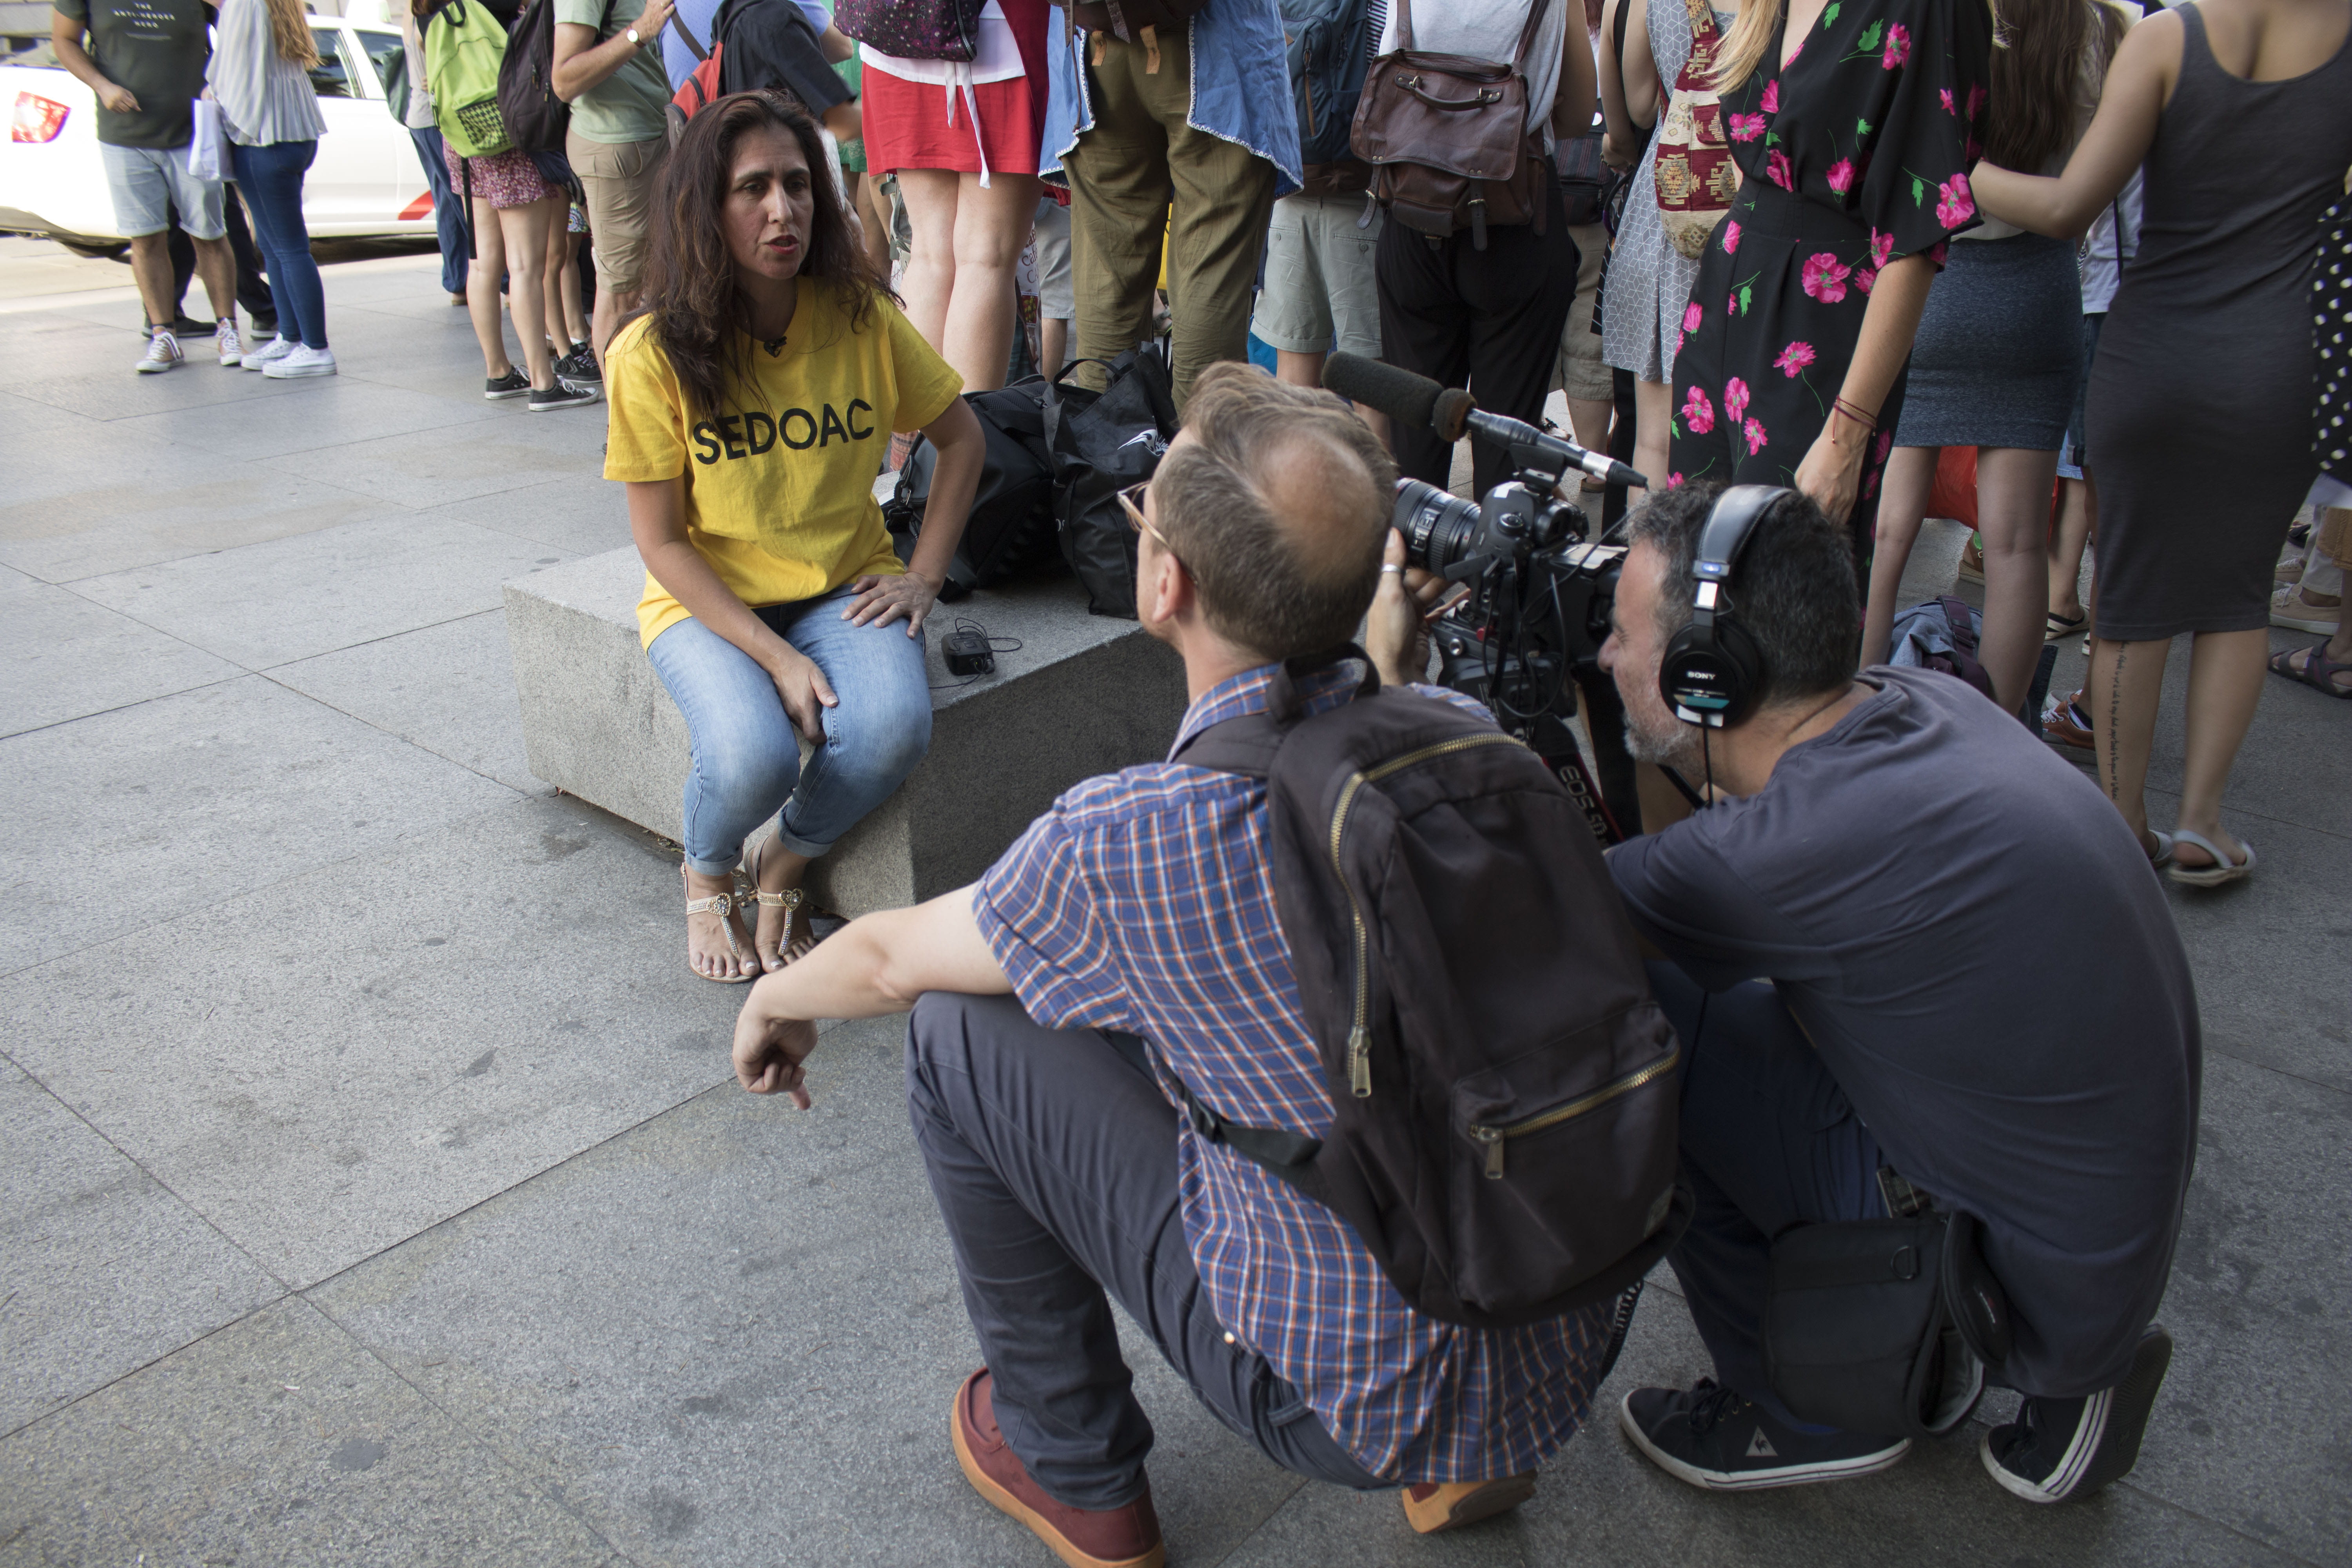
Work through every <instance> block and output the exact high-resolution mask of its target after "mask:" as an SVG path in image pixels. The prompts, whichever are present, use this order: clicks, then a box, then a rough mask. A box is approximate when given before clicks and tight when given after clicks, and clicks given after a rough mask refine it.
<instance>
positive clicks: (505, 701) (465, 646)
mask: <svg viewBox="0 0 2352 1568" xmlns="http://www.w3.org/2000/svg"><path fill="white" fill-rule="evenodd" d="M0 602H5V601H0ZM269 679H272V680H275V681H277V682H278V684H279V685H281V686H289V687H291V688H293V689H295V690H297V691H299V692H301V693H302V694H303V695H304V696H306V697H315V698H317V699H318V700H320V701H321V702H324V703H325V704H327V706H328V707H330V708H333V709H337V710H341V711H342V712H345V713H348V714H350V715H351V716H352V718H354V719H358V720H361V721H363V722H366V723H369V724H373V725H374V726H375V727H376V728H377V729H379V730H383V731H386V732H387V733H389V734H394V735H397V736H399V737H400V738H401V739H402V740H404V741H406V742H410V743H411V744H413V745H417V746H422V747H424V748H425V750H426V751H428V752H432V753H433V754H434V755H436V756H440V757H446V758H448V759H449V760H450V761H451V762H453V763H458V764H459V765H460V766H463V767H468V768H471V769H473V770H474V772H476V773H481V774H484V775H485V776H487V777H489V778H494V779H496V780H498V781H499V783H500V784H505V785H507V786H508V787H509V788H511V789H517V790H520V791H522V792H523V793H524V794H526V795H539V794H544V793H546V792H547V791H548V790H549V788H550V787H551V786H549V785H547V784H541V782H540V781H539V780H537V779H535V778H533V777H531V773H530V764H529V763H527V762H526V761H525V760H524V757H523V750H522V704H521V703H520V702H519V701H518V700H516V698H515V688H514V661H513V660H512V659H511V658H509V657H508V654H507V630H506V612H505V611H504V610H485V611H484V612H483V613H482V614H480V615H478V616H467V617H465V618H464V619H463V620H456V621H445V622H444V623H442V624H441V625H440V626H426V627H425V628H423V629H422V630H419V631H413V632H403V633H401V634H400V635H399V636H397V637H384V638H382V639H381V640H379V641H376V642H372V643H362V644H361V645H360V646H359V647H347V648H342V649H341V650H339V651H337V652H334V653H329V654H321V655H320V656H319V657H318V658H306V659H302V660H299V661H298V662H296V663H293V664H281V665H278V667H277V668H273V669H272V670H270V672H269Z"/></svg>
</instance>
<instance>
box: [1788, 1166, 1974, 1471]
mask: <svg viewBox="0 0 2352 1568" xmlns="http://www.w3.org/2000/svg"><path fill="white" fill-rule="evenodd" d="M2009 1347H2010V1317H2009V1300H2008V1298H2007V1297H2006V1296H2005V1295H2004V1294H2003V1293H2002V1291H2001V1289H2000V1281H1998V1280H1996V1279H1994V1278H1993V1277H1992V1271H1991V1270H1990V1268H1987V1267H1986V1266H1985V1261H1984V1254H1983V1251H1982V1249H1981V1247H1979V1237H1978V1226H1977V1222H1976V1220H1975V1218H1974V1216H1972V1215H1968V1214H1963V1213H1955V1214H1945V1213H1941V1212H1938V1211H1936V1210H1927V1211H1924V1212H1922V1213H1919V1214H1916V1215H1909V1216H1907V1217H1904V1218H1897V1219H1860V1220H1840V1221H1836V1222H1833V1223H1831V1224H1826V1225H1801V1226H1792V1227H1790V1229H1788V1230H1785V1231H1783V1232H1781V1233H1780V1236H1779V1237H1776V1238H1775V1239H1774V1241H1773V1243H1772V1284H1771V1289H1770V1293H1769V1295H1768V1296H1767V1297H1766V1299H1765V1304H1764V1375H1765V1378H1766V1380H1767V1381H1768V1382H1769V1383H1770V1384H1771V1385H1772V1392H1773V1393H1774V1394H1778V1395H1779V1396H1780V1403H1782V1404H1783V1405H1787V1406H1788V1407H1789V1410H1790V1414H1791V1415H1795V1416H1797V1417H1798V1418H1799V1419H1800V1420H1803V1421H1814V1422H1820V1423H1822V1424H1823V1425H1826V1426H1837V1427H1841V1428H1843V1430H1845V1431H1849V1432H1866V1433H1870V1434H1872V1435H1874V1436H1898V1435H1899V1436H1906V1437H1939V1436H1943V1435H1944V1434H1945V1433H1947V1432H1949V1431H1951V1430H1952V1428H1954V1427H1955V1426H1958V1425H1959V1424H1960V1423H1961V1422H1962V1421H1965V1420H1967V1419H1968V1415H1969V1411H1971V1410H1973V1409H1975V1408H1976V1404H1977V1400H1978V1399H1979V1397H1981V1396H1982V1394H1983V1393H1984V1385H1985V1373H1986V1371H1987V1369H1988V1368H1991V1369H1994V1370H1998V1369H1999V1368H2000V1364H2001V1363H2003V1362H2004V1361H2006V1360H2007V1359H2008V1357H2009Z"/></svg>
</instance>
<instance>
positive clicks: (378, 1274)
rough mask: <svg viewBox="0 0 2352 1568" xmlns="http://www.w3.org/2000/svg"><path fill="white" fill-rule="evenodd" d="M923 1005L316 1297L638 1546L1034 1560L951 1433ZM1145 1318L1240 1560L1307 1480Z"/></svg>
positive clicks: (722, 1555)
mask: <svg viewBox="0 0 2352 1568" xmlns="http://www.w3.org/2000/svg"><path fill="white" fill-rule="evenodd" d="M903 1027H904V1026H903V1022H902V1021H901V1020H899V1019H897V1018H888V1019H875V1020H869V1021H866V1022H863V1023H858V1024H851V1025H843V1026H837V1027H835V1029H833V1030H831V1031H830V1032H829V1033H828V1034H827V1035H826V1037H825V1040H824V1045H823V1046H822V1047H820V1048H819V1050H818V1052H817V1054H816V1056H815V1057H814V1058H813V1060H812V1088H813V1090H814V1095H815V1097H816V1101H817V1105H816V1109H815V1110H814V1111H812V1112H809V1113H806V1114H802V1113H798V1112H795V1111H793V1110H791V1109H790V1108H789V1107H788V1106H785V1105H783V1104H782V1103H781V1102H779V1101H773V1100H758V1099H755V1098H753V1097H751V1096H749V1095H745V1094H743V1093H742V1092H741V1091H740V1090H739V1089H735V1088H734V1087H733V1085H732V1082H731V1081H730V1082H729V1083H728V1084H726V1085H724V1086H722V1087H719V1088H717V1089H712V1090H711V1091H709V1093H707V1094H705V1095H704V1096H702V1097H701V1098H699V1099H698V1100H694V1101H692V1102H691V1103H689V1104H687V1105H684V1106H681V1107H680V1108H678V1109H677V1110H674V1111H672V1112H670V1113H668V1114H667V1115H666V1116H664V1117H662V1118H660V1119H659V1120H658V1121H653V1122H650V1123H648V1124H646V1126H643V1127H640V1128H637V1129H635V1130H634V1131H631V1132H629V1133H628V1134H626V1135H625V1136H624V1137H621V1138H617V1139H614V1141H613V1142H610V1143H607V1144H604V1145H603V1146H601V1147H599V1148H597V1149H595V1150H593V1151H591V1152H589V1153H587V1154H585V1155H583V1156H582V1157H581V1158H579V1159H577V1160H574V1161H572V1162H571V1163H569V1164H567V1165H565V1166H564V1167H563V1168H562V1169H561V1170H560V1171H555V1172H551V1173H549V1174H548V1175H546V1176H544V1177H541V1178H539V1179H537V1180H534V1181H533V1182H531V1183H530V1184H526V1185H524V1186H522V1187H520V1188H517V1189H516V1190H514V1191H512V1192H509V1193H507V1194H502V1195H501V1196H499V1198H497V1199H495V1200H493V1201H491V1202H489V1203H488V1204H485V1205H482V1206H481V1207H479V1208H477V1209H474V1210H471V1211H468V1212H467V1213H466V1214H464V1215H459V1216H457V1218H455V1219H453V1220H451V1221H449V1222H448V1223H447V1224H446V1225H443V1226H439V1227H437V1228H436V1229H435V1230H433V1231H431V1232H429V1233H427V1234H426V1235H425V1236H422V1237H418V1238H417V1239H416V1240H415V1241H413V1242H410V1243H408V1244H406V1245H404V1246H403V1247H399V1248H397V1249H395V1250H394V1251H392V1252H388V1253H386V1254H384V1255H383V1256H382V1257H379V1258H373V1259H371V1260H369V1261H368V1262H367V1263H365V1264H362V1266H360V1267H359V1268H354V1269H352V1270H351V1271H350V1272H349V1273H346V1274H344V1275H341V1276H340V1277H339V1278H337V1279H332V1280H331V1281H329V1282H327V1283H326V1284H324V1285H322V1286H320V1288H319V1289H317V1290H316V1291H314V1292H313V1299H314V1300H316V1301H317V1302H318V1303H319V1305H320V1307H321V1309H322V1310H325V1311H326V1312H327V1313H328V1314H329V1315H330V1316H331V1317H332V1318H334V1320H335V1321H337V1322H339V1323H341V1325H342V1326H343V1327H344V1328H345V1329H347V1330H348V1331H351V1332H352V1334H353V1335H354V1337H356V1338H357V1339H359V1340H360V1341H361V1342H363V1343H365V1344H367V1345H368V1346H369V1348H370V1349H371V1350H373V1352H376V1353H377V1354H378V1355H380V1356H382V1357H383V1359H384V1360H385V1362H386V1363H388V1364H389V1365H391V1366H393V1367H394V1368H395V1369H396V1370H397V1371H399V1372H400V1373H401V1374H402V1375H403V1376H404V1377H405V1378H408V1379H409V1380H410V1381H412V1382H414V1383H415V1384H416V1385H417V1386H418V1387H419V1388H421V1389H423V1390H425V1392H426V1393H427V1394H430V1395H431V1396H432V1397H433V1399H434V1400H435V1401H436V1403H438V1404H440V1405H442V1406H443V1407H444V1408H446V1409H447V1410H449V1411H450V1412H451V1413H452V1414H453V1415H456V1416H457V1418H458V1419H459V1420H461V1421H463V1422H465V1423H466V1424H467V1426H469V1427H471V1428H472V1429H474V1430H475V1431H478V1432H480V1433H482V1434H483V1435H484V1436H486V1438H488V1440H489V1441H491V1442H493V1443H494V1444H496V1445H498V1446H499V1447H500V1448H501V1449H502V1450H503V1451H505V1452H507V1453H509V1454H510V1455H512V1456H514V1458H515V1461H516V1462H517V1463H518V1464H519V1465H521V1466H522V1467H523V1468H526V1469H528V1470H530V1473H532V1474H533V1475H534V1476H537V1477H539V1478H541V1479H543V1480H544V1481H545V1482H546V1483H547V1484H548V1485H550V1486H551V1487H552V1486H555V1485H559V1484H560V1485H561V1486H562V1491H563V1495H564V1497H565V1498H566V1499H568V1500H570V1502H571V1503H572V1506H573V1507H575V1508H576V1509H578V1510H580V1512H581V1515H582V1517H583V1519H586V1520H587V1521H590V1522H591V1523H592V1524H593V1525H594V1526H595V1528H596V1529H597V1530H598V1531H599V1532H600V1533H602V1534H604V1536H605V1537H606V1538H607V1539H609V1540H611V1541H612V1542H614V1544H615V1545H616V1546H618V1547H619V1548H620V1549H621V1550H623V1551H624V1552H626V1553H628V1555H629V1556H630V1558H631V1559H632V1560H633V1561H634V1562H636V1563H644V1564H655V1563H665V1564H666V1563H678V1564H685V1563H693V1564H698V1565H705V1564H733V1563H741V1564H747V1565H748V1564H763V1563H773V1562H776V1561H779V1560H780V1559H781V1560H784V1561H792V1562H801V1563H849V1562H879V1563H1006V1564H1029V1563H1036V1562H1038V1561H1040V1560H1041V1557H1042V1553H1041V1552H1040V1549H1039V1548H1038V1547H1037V1545H1036V1543H1035V1542H1034V1540H1033V1539H1032V1538H1031V1537H1029V1536H1028V1534H1027V1532H1026V1531H1023V1530H1022V1529H1021V1528H1020V1527H1019V1526H1017V1525H1015V1524H1013V1523H1012V1522H1011V1521H1008V1520H1005V1519H1004V1518H1003V1516H1001V1515H999V1514H997V1513H996V1512H995V1510H992V1509H991V1508H990V1507H989V1506H988V1505H987V1504H986V1503H984V1502H982V1500H980V1498H979V1497H978V1496H977V1495H976V1494H974V1493H973V1492H972V1491H971V1489H970V1488H969V1487H968V1486H967V1485H966V1484H965V1482H964V1480H963V1479H962V1477H961V1474H960V1473H959V1472H958V1470H957V1468H956V1465H955V1459H954V1456H953V1454H952V1453H951V1452H950V1448H949V1446H948V1442H947V1432H946V1419H947V1409H948V1403H949V1400H950V1396H951V1395H952V1394H953V1392H954V1390H955V1387H956V1385H957V1384H958V1383H959V1382H961V1379H962V1378H963V1376H964V1375H965V1374H966V1373H969V1372H970V1371H971V1368H972V1367H973V1366H975V1365H977V1364H978V1352H977V1351H976V1350H975V1348H974V1346H973V1342H972V1339H971V1329H970V1325H969V1322H968V1321H967V1319H966V1318H965V1316H964V1310H963V1304H962V1299H961V1294H960V1293H959V1291H958V1289H957V1286H956V1279H955V1273H954V1268H953V1264H952V1261H951V1259H950V1254H949V1251H948V1247H947V1238H946V1235H945V1232H944V1229H943V1227H942V1226H941V1225H940V1219H939V1215H938V1210H937V1208H936V1206H935V1205H934V1204H933V1201H932V1198H931V1195H930V1191H929V1186H928V1185H927V1184H926V1183H925V1181H924V1178H923V1174H922V1169H921V1165H920V1163H919V1159H918V1157H917V1155H916V1153H915V1151H914V1147H913V1136H912V1133H911V1131H909V1129H908V1124H907V1113H906V1100H905V1095H904V1089H903V1087H902V1084H903V1069H902V1068H901V1049H900V1043H899V1042H900V1040H901V1038H902V1035H903ZM589 1258H593V1259H594V1260H595V1263H594V1268H595V1276H596V1285H595V1288H594V1289H593V1290H583V1277H582V1274H581V1268H582V1264H583V1260H584V1259H589ZM558 1325H560V1328H559V1327H558ZM1126 1329H1127V1334H1126V1338H1127V1342H1128V1344H1129V1358H1130V1360H1131V1362H1132V1363H1133V1364H1134V1365H1135V1367H1136V1369H1137V1372H1138V1373H1139V1394H1140V1397H1141V1398H1142V1399H1143V1400H1144V1402H1145V1405H1146V1408H1147V1409H1148V1410H1149V1411H1150V1414H1151V1416H1152V1419H1153V1421H1154V1422H1155V1424H1156V1425H1157V1426H1158V1429H1159V1433H1160V1441H1159V1448H1158V1454H1159V1458H1156V1459H1155V1461H1154V1466H1153V1473H1154V1491H1155V1493H1156V1495H1157V1497H1158V1499H1159V1502H1160V1509H1161V1510H1162V1511H1163V1513H1167V1514H1171V1515H1174V1516H1178V1517H1181V1519H1182V1520H1183V1521H1184V1533H1183V1537H1182V1539H1183V1541H1184V1542H1185V1543H1186V1545H1185V1552H1184V1555H1185V1559H1186V1560H1189V1561H1192V1562H1211V1561H1214V1560H1215V1559H1216V1558H1217V1557H1218V1556H1220V1555H1222V1554H1223V1552H1227V1551H1230V1550H1232V1549H1233V1548H1234V1547H1235V1546H1237V1545H1238V1544H1239V1543H1240V1542H1241V1541H1242V1540H1243V1539H1244V1537H1245V1536H1246V1534H1247V1532H1248V1531H1250V1530H1251V1529H1253V1528H1255V1525H1256V1524H1257V1522H1258V1521H1260V1520H1262V1519H1264V1518H1265V1516H1266V1515H1267V1514H1269V1513H1271V1512H1272V1511H1273V1510H1274V1509H1275V1508H1276V1506H1277V1505H1278V1504H1279V1503H1280V1502H1281V1501H1282V1500H1283V1499H1285V1498H1286V1497H1287V1496H1289V1495H1290V1493H1291V1492H1292V1491H1293V1490H1294V1489H1296V1488H1297V1486H1298V1484H1299V1483H1298V1481H1297V1479H1296V1478H1293V1477H1290V1476H1288V1475H1286V1474H1285V1473H1283V1472H1281V1471H1280V1470H1278V1469H1276V1468H1275V1467H1274V1466H1272V1465H1270V1464H1268V1463H1266V1462H1265V1461H1264V1460H1263V1459H1261V1458H1259V1457H1258V1456H1257V1455H1256V1454H1255V1452H1254V1451H1253V1450H1251V1449H1249V1448H1247V1447H1245V1446H1244V1445H1243V1444H1242V1443H1241V1441H1240V1440H1239V1439H1238V1438H1235V1437H1234V1436H1232V1435H1230V1434H1229V1433H1227V1432H1225V1431H1224V1429H1223V1427H1221V1426H1218V1425H1217V1424H1216V1422H1215V1421H1214V1419H1213V1417H1211V1416H1209V1415H1207V1414H1206V1413H1205V1412H1204V1411H1202V1410H1201V1409H1200V1407H1199V1405H1198V1404H1197V1402H1195V1401H1194V1400H1193V1399H1192V1396H1191V1394H1189V1392H1187V1391H1185V1390H1183V1389H1182V1388H1181V1386H1180V1385H1179V1384H1177V1382H1176V1380H1175V1378H1174V1375H1173V1374H1172V1373H1170V1372H1169V1371H1168V1370H1167V1368H1166V1366H1165V1363H1162V1362H1161V1361H1160V1358H1159V1356H1158V1354H1157V1352H1155V1351H1153V1350H1151V1349H1150V1345H1149V1342H1148V1341H1146V1340H1143V1339H1142V1338H1141V1336H1140V1335H1139V1334H1138V1333H1136V1332H1135V1331H1134V1329H1133V1325H1131V1324H1129V1325H1126ZM779 1478H793V1479H791V1480H789V1481H785V1482H784V1483H782V1484H779Z"/></svg>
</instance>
